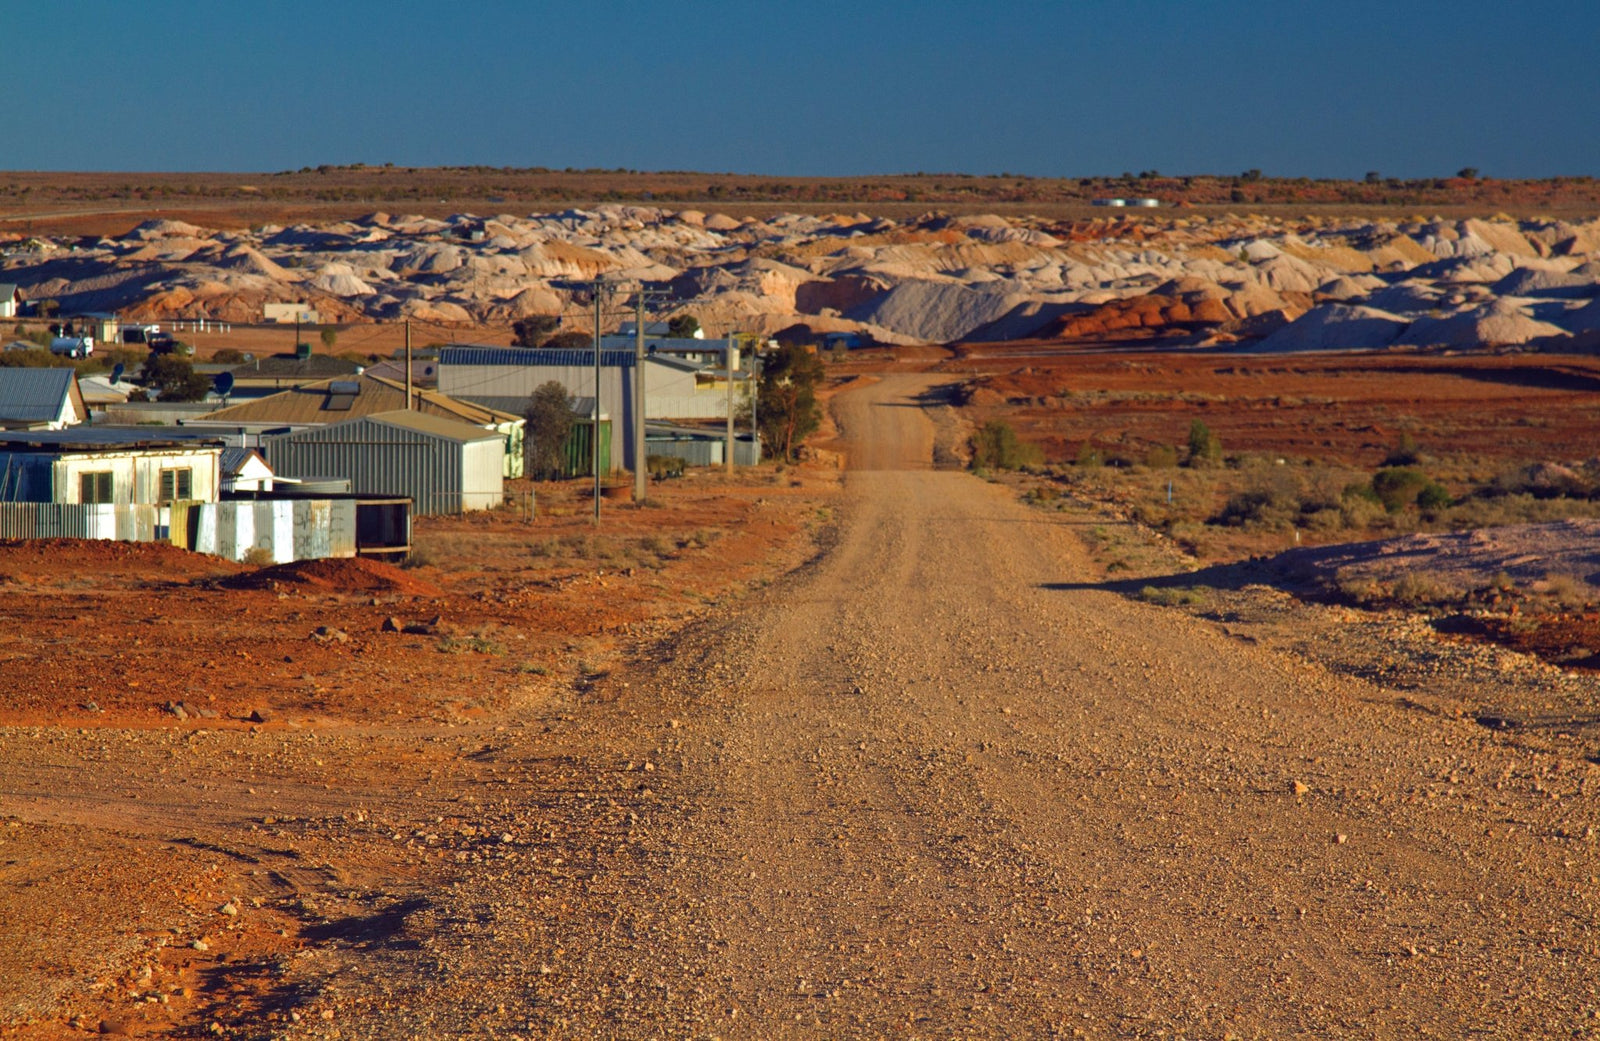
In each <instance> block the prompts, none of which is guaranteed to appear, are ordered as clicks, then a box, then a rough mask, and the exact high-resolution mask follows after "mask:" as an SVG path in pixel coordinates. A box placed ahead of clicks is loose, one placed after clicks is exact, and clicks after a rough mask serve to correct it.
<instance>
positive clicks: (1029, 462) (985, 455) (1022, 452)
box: [972, 419, 1044, 470]
mask: <svg viewBox="0 0 1600 1041" xmlns="http://www.w3.org/2000/svg"><path fill="white" fill-rule="evenodd" d="M1043 459H1044V453H1043V452H1042V451H1041V450H1040V448H1039V446H1038V445H1030V444H1028V443H1027V442H1025V441H1023V440H1022V439H1020V438H1019V437H1017V432H1016V431H1015V430H1012V429H1011V424H1009V423H1006V422H1005V421H1003V420H999V419H991V420H989V421H988V422H987V423H985V424H984V425H983V426H982V427H981V428H979V430H978V432H977V433H975V434H973V435H972V467H973V469H978V468H980V467H983V468H987V469H994V470H1020V469H1022V468H1023V467H1025V466H1038V465H1039V463H1040V462H1041V461H1042V460H1043Z"/></svg>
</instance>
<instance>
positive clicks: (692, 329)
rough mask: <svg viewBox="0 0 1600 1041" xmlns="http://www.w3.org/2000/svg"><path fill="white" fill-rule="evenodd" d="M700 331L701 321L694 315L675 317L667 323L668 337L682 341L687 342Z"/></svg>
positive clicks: (678, 315)
mask: <svg viewBox="0 0 1600 1041" xmlns="http://www.w3.org/2000/svg"><path fill="white" fill-rule="evenodd" d="M699 331H700V319H698V318H696V317H695V316H694V315H692V314H677V315H673V316H672V319H671V321H669V322H667V335H668V336H672V337H674V338H677V339H680V340H687V339H690V338H692V337H693V336H694V334H695V333H697V332H699Z"/></svg>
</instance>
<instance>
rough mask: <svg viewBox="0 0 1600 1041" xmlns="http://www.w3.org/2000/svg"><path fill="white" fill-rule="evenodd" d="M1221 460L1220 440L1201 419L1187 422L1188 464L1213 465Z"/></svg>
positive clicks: (1198, 465)
mask: <svg viewBox="0 0 1600 1041" xmlns="http://www.w3.org/2000/svg"><path fill="white" fill-rule="evenodd" d="M1221 461H1222V441H1221V440H1220V439H1218V437H1217V435H1216V434H1213V433H1212V432H1211V428H1210V427H1208V426H1206V424H1205V422H1204V421H1203V420H1199V419H1197V420H1195V421H1194V422H1193V423H1190V424H1189V465H1190V466H1194V467H1200V466H1215V465H1216V464H1217V463H1219V462H1221Z"/></svg>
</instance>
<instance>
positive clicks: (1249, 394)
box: [940, 343, 1600, 466]
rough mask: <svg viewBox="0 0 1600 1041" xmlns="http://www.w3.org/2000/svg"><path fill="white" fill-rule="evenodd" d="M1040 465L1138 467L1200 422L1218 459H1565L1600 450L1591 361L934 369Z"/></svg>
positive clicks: (1023, 362) (1083, 360)
mask: <svg viewBox="0 0 1600 1041" xmlns="http://www.w3.org/2000/svg"><path fill="white" fill-rule="evenodd" d="M940 368H941V369H942V370H944V371H949V372H951V373H952V374H960V375H963V376H966V377H967V378H968V379H969V380H970V383H969V386H970V387H971V388H972V389H974V390H978V391H982V392H985V396H984V397H983V398H980V399H978V400H979V401H981V402H983V403H984V404H985V405H986V406H987V407H984V408H979V409H973V410H971V411H972V413H973V416H974V418H976V419H977V420H978V421H980V422H981V421H982V420H983V419H987V418H991V417H999V418H1004V419H1006V420H1007V421H1009V422H1011V423H1012V425H1013V426H1014V427H1015V428H1016V429H1017V432H1018V433H1019V434H1020V435H1021V436H1022V437H1023V438H1024V439H1025V440H1028V441H1033V442H1035V443H1037V444H1040V445H1041V446H1042V447H1043V448H1044V451H1045V456H1046V458H1047V459H1048V460H1051V461H1057V462H1060V461H1066V460H1070V459H1071V458H1073V456H1074V454H1075V453H1076V452H1077V450H1078V448H1079V446H1080V445H1082V444H1083V443H1084V442H1085V441H1089V442H1091V443H1092V444H1093V445H1094V446H1095V447H1096V448H1099V449H1101V450H1104V451H1107V452H1113V453H1114V452H1117V451H1123V452H1127V453H1128V454H1130V455H1131V456H1134V457H1139V456H1142V454H1143V452H1144V451H1145V450H1147V449H1148V448H1150V447H1152V446H1154V445H1181V444H1183V443H1184V442H1185V439H1186V437H1187V434H1188V430H1189V426H1190V424H1191V423H1192V422H1193V421H1194V420H1195V419H1201V420H1204V421H1205V423H1206V424H1207V425H1208V426H1209V427H1210V428H1211V429H1212V431H1213V432H1214V433H1216V434H1217V435H1218V437H1220V438H1221V440H1222V444H1223V448H1224V450H1225V451H1228V452H1236V451H1244V452H1262V453H1277V454H1282V455H1287V456H1291V457H1294V456H1299V457H1309V458H1316V459H1320V460H1324V461H1328V462H1343V463H1352V464H1357V465H1368V466H1370V465H1377V464H1379V463H1380V462H1381V461H1382V459H1383V458H1384V456H1385V455H1387V454H1388V452H1389V451H1390V450H1391V449H1392V448H1394V446H1395V444H1396V441H1397V440H1398V439H1399V436H1400V434H1401V432H1402V431H1404V432H1407V433H1409V434H1410V435H1411V436H1412V437H1413V438H1414V439H1415V440H1416V441H1417V442H1418V444H1419V445H1421V446H1422V447H1423V448H1424V449H1425V450H1428V451H1429V452H1431V453H1433V454H1436V455H1444V454H1448V455H1453V456H1459V457H1478V458H1481V459H1482V460H1484V461H1485V462H1486V463H1493V462H1495V461H1501V460H1568V459H1581V458H1585V457H1587V456H1589V455H1592V454H1594V452H1595V446H1596V445H1600V358H1596V357H1592V356H1584V355H1555V354H1474V355H1452V354H1439V353H1425V352H1373V353H1351V354H1303V355H1259V354H1257V355H1251V354H1217V353H1213V352H1209V351H1208V352H1192V353H1184V352H1167V353H1153V352H1150V353H1146V352H1130V351H1127V350H1122V351H1120V352H1116V353H1109V352H1108V353H1093V352H1089V351H1085V350H1082V349H1077V350H1074V349H1070V348H1063V347H1062V346H1061V345H1059V344H1054V345H1052V344H1043V343H1040V344H1009V345H996V346H993V347H988V346H987V345H985V346H984V347H983V348H982V349H979V348H978V347H977V346H974V347H973V348H972V349H971V351H970V352H969V353H968V356H967V357H965V358H963V359H961V360H958V361H951V362H947V363H945V364H944V365H942V366H940Z"/></svg>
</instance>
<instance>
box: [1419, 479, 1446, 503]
mask: <svg viewBox="0 0 1600 1041" xmlns="http://www.w3.org/2000/svg"><path fill="white" fill-rule="evenodd" d="M1453 502H1455V497H1454V496H1452V495H1451V494H1450V490H1449V489H1448V488H1446V487H1445V486H1444V485H1442V484H1440V483H1439V482H1438V481H1429V482H1428V483H1427V485H1425V486H1424V487H1423V489H1422V491H1420V492H1418V493H1417V506H1418V507H1419V508H1420V509H1424V510H1442V509H1445V508H1446V507H1448V506H1450V504H1451V503H1453Z"/></svg>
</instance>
